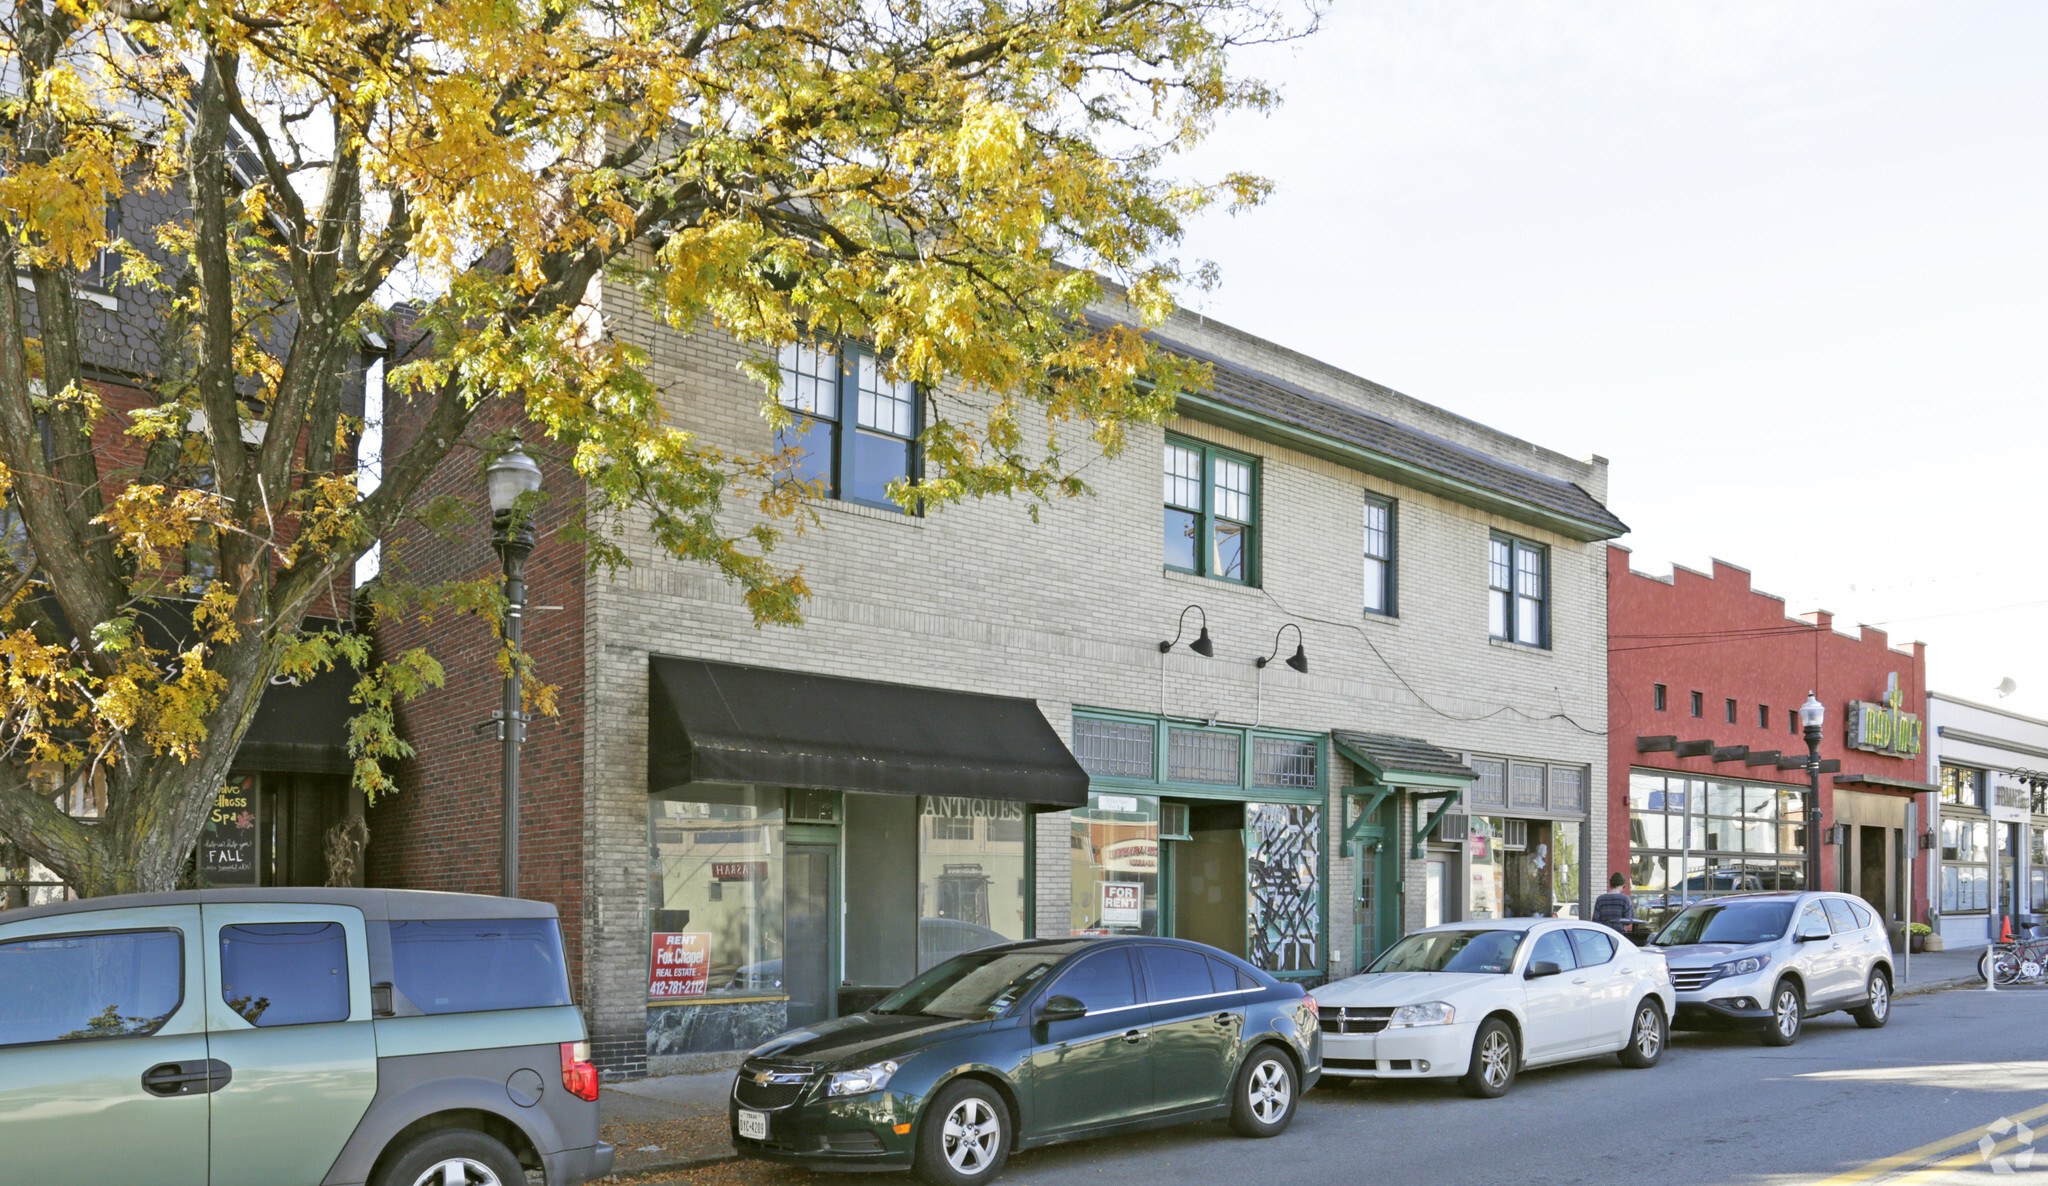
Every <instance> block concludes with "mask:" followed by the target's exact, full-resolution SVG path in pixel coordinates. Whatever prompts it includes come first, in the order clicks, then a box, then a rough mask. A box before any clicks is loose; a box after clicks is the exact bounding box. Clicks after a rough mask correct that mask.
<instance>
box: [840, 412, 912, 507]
mask: <svg viewBox="0 0 2048 1186" xmlns="http://www.w3.org/2000/svg"><path fill="white" fill-rule="evenodd" d="M910 448H911V445H910V442H909V441H905V440H899V439H897V438H896V437H889V436H883V435H881V434H880V433H874V432H869V431H868V430H866V429H861V430H859V431H857V432H855V433H854V434H853V476H852V478H851V479H850V480H849V481H848V482H847V483H846V487H847V496H848V497H850V498H859V499H864V500H866V501H868V502H888V501H889V483H891V482H893V481H896V480H897V479H899V478H904V479H907V478H909V477H910Z"/></svg>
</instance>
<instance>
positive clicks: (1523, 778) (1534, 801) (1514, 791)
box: [1508, 762, 1543, 811]
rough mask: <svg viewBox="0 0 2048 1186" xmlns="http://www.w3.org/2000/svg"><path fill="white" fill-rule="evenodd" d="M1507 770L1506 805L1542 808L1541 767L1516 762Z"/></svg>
mask: <svg viewBox="0 0 2048 1186" xmlns="http://www.w3.org/2000/svg"><path fill="white" fill-rule="evenodd" d="M1508 771H1509V777H1510V781H1509V784H1508V793H1509V798H1508V806H1510V807H1533V808H1535V809H1536V810H1538V811H1541V810H1543V767H1541V766H1532V765H1528V764H1525V763H1522V762H1516V763H1514V764H1513V765H1511V766H1509V767H1508Z"/></svg>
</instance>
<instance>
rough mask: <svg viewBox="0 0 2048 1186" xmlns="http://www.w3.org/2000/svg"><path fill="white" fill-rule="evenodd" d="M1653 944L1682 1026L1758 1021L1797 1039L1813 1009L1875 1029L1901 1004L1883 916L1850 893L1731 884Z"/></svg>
mask: <svg viewBox="0 0 2048 1186" xmlns="http://www.w3.org/2000/svg"><path fill="white" fill-rule="evenodd" d="M1649 947H1650V948H1651V949H1652V950H1660V951H1662V952H1663V953H1664V959H1665V962H1666V963H1668V964H1669V965H1670V967H1671V983H1672V986H1673V987H1674V988H1676V989H1677V990H1678V1011H1677V1013H1676V1014H1675V1015H1674V1016H1673V1017H1672V1018H1671V1026H1672V1028H1673V1029H1755V1030H1757V1031H1759V1032H1760V1034H1761V1035H1762V1037H1763V1043H1764V1045H1766V1046H1790V1045H1791V1044H1792V1043H1793V1042H1795V1041H1797V1040H1798V1038H1799V1028H1800V1025H1801V1023H1803V1022H1804V1021H1805V1019H1806V1018H1809V1017H1815V1016H1818V1015H1820V1014H1822V1013H1831V1012H1833V1011H1834V1010H1836V1009H1847V1010H1849V1012H1850V1014H1851V1015H1852V1016H1854V1017H1855V1018H1856V1024H1857V1025H1860V1026H1862V1027H1863V1028H1865V1029H1876V1028H1877V1027H1878V1026H1881V1025H1883V1024H1884V1023H1885V1022H1886V1021H1888V1020H1890V1018H1891V1013H1892V984H1893V973H1892V949H1891V942H1890V940H1889V938H1888V937H1887V935H1886V932H1885V927H1884V922H1883V920H1881V919H1879V918H1878V917H1877V913H1876V912H1875V911H1873V910H1872V909H1871V908H1870V907H1869V906H1868V905H1867V904H1865V903H1864V902H1863V900H1862V899H1860V898H1853V897H1850V896H1849V895H1847V894H1829V893H1804V894H1731V895H1729V896H1727V897H1720V898H1712V899H1709V900H1707V901H1704V902H1695V903H1694V904H1692V905H1691V906H1688V907H1686V908H1685V910H1684V911H1683V912H1682V913H1680V914H1678V915H1677V916H1675V917H1673V918H1672V919H1671V921H1670V922H1667V923H1665V924H1664V929H1662V930H1660V931H1658V932H1657V934H1656V935H1655V936H1654V937H1653V938H1651V940H1650V942H1649Z"/></svg>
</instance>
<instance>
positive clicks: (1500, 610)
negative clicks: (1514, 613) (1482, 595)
mask: <svg viewBox="0 0 2048 1186" xmlns="http://www.w3.org/2000/svg"><path fill="white" fill-rule="evenodd" d="M1508 598H1509V594H1507V593H1504V592H1502V591H1500V590H1499V589H1495V590H1494V591H1493V592H1491V593H1489V594H1487V596H1486V599H1487V611H1488V613H1487V624H1486V630H1487V633H1489V634H1491V635H1493V637H1495V638H1506V637H1507V636H1508Z"/></svg>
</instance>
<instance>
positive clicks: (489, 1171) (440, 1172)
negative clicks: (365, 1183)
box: [370, 1128, 526, 1186]
mask: <svg viewBox="0 0 2048 1186" xmlns="http://www.w3.org/2000/svg"><path fill="white" fill-rule="evenodd" d="M451 1169H452V1170H453V1171H454V1174H455V1175H456V1176H450V1170H451ZM456 1182H460V1183H463V1186H526V1171H525V1170H524V1169H522V1168H521V1167H520V1165H519V1159H518V1158H517V1157H514V1156H512V1151H511V1150H510V1149H507V1148H506V1147H505V1145H504V1143H503V1142H501V1141H499V1140H498V1139H497V1138H496V1137H492V1136H489V1135H486V1134H484V1133H480V1132H476V1131H474V1130H472V1129H467V1128H440V1129H435V1130H434V1131H432V1132H429V1133H424V1134H422V1135H420V1136H419V1137H416V1138H414V1139H413V1140H412V1141H411V1142H409V1143H407V1144H406V1145H405V1146H404V1147H403V1148H401V1149H400V1150H399V1151H398V1154H397V1156H395V1157H392V1158H391V1159H390V1160H389V1161H386V1162H385V1164H384V1168H383V1169H381V1170H379V1171H378V1172H377V1173H376V1174H375V1175H373V1176H372V1177H371V1179H370V1186H444V1184H449V1183H456Z"/></svg>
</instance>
